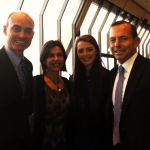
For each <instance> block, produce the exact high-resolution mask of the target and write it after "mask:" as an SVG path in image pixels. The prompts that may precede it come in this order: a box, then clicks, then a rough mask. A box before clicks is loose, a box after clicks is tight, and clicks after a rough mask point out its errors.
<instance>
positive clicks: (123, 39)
mask: <svg viewBox="0 0 150 150" xmlns="http://www.w3.org/2000/svg"><path fill="white" fill-rule="evenodd" d="M127 39H128V38H127V37H126V36H123V37H121V38H120V39H119V40H120V41H121V42H124V41H126V40H127Z"/></svg>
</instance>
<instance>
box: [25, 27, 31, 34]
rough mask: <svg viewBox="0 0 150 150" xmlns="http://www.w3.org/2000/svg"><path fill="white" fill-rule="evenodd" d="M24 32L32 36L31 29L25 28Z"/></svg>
mask: <svg viewBox="0 0 150 150" xmlns="http://www.w3.org/2000/svg"><path fill="white" fill-rule="evenodd" d="M24 32H25V33H27V34H32V33H33V29H32V28H25V30H24Z"/></svg>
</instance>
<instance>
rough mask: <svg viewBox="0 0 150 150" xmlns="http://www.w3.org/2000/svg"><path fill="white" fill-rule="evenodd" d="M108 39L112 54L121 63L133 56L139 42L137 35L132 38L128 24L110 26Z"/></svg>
mask: <svg viewBox="0 0 150 150" xmlns="http://www.w3.org/2000/svg"><path fill="white" fill-rule="evenodd" d="M109 41H110V49H111V52H112V54H113V55H114V57H115V58H116V59H117V60H118V61H119V62H120V63H121V64H122V63H124V62H125V61H127V60H128V59H129V58H130V57H132V56H133V54H134V53H135V52H136V48H137V47H138V45H139V44H140V39H139V38H138V37H136V38H133V36H132V32H131V27H130V25H128V24H120V25H115V26H113V27H111V29H110V38H109Z"/></svg>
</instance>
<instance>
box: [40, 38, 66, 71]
mask: <svg viewBox="0 0 150 150" xmlns="http://www.w3.org/2000/svg"><path fill="white" fill-rule="evenodd" d="M56 46H58V47H59V48H60V49H61V50H62V53H63V57H64V60H65V61H64V66H63V67H62V70H61V71H66V64H65V63H66V59H67V56H66V52H65V49H64V46H63V44H62V43H61V42H60V41H59V40H50V41H47V42H46V43H45V44H44V45H43V47H42V52H41V57H40V62H41V65H42V69H43V72H44V73H45V72H46V70H47V65H46V59H47V58H48V57H49V52H50V50H51V49H52V48H54V47H56Z"/></svg>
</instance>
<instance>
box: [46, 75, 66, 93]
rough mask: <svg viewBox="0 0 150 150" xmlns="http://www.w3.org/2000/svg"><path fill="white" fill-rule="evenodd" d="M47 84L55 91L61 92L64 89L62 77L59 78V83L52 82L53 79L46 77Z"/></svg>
mask: <svg viewBox="0 0 150 150" xmlns="http://www.w3.org/2000/svg"><path fill="white" fill-rule="evenodd" d="M44 81H45V83H46V84H47V85H48V86H49V87H50V88H51V89H53V90H55V91H58V92H61V91H62V89H64V82H63V80H62V78H61V77H59V79H58V82H57V83H56V82H54V81H52V79H51V78H50V77H48V76H46V75H45V76H44Z"/></svg>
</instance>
